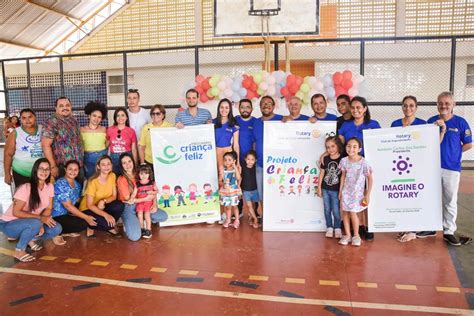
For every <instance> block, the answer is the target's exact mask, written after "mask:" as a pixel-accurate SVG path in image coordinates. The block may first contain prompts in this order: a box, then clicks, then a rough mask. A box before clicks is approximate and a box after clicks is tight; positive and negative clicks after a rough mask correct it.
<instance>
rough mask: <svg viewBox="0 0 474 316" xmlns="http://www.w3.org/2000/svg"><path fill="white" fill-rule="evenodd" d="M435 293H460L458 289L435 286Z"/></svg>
mask: <svg viewBox="0 0 474 316" xmlns="http://www.w3.org/2000/svg"><path fill="white" fill-rule="evenodd" d="M436 291H438V292H444V293H461V290H460V289H459V288H458V287H448V286H437V287H436Z"/></svg>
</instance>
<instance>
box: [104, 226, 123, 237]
mask: <svg viewBox="0 0 474 316" xmlns="http://www.w3.org/2000/svg"><path fill="white" fill-rule="evenodd" d="M107 233H109V234H111V235H112V236H114V237H117V236H120V234H119V232H118V231H117V230H116V229H115V228H112V229H111V230H108V231H107Z"/></svg>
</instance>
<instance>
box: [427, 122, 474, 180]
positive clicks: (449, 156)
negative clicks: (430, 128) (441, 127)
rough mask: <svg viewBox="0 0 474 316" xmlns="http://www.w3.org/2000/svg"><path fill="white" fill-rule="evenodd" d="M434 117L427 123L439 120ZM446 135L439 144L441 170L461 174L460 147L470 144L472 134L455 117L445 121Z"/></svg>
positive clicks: (465, 125)
mask: <svg viewBox="0 0 474 316" xmlns="http://www.w3.org/2000/svg"><path fill="white" fill-rule="evenodd" d="M439 118H440V117H439V116H438V115H435V116H433V117H431V118H429V119H428V123H430V124H431V123H434V122H435V121H437V120H439ZM445 124H446V134H444V138H443V141H442V142H441V145H440V146H441V168H443V169H448V170H453V171H459V172H461V159H462V146H463V145H464V144H470V143H472V132H471V128H470V127H469V124H468V123H467V121H466V120H465V119H464V118H462V117H460V116H457V115H453V117H452V118H450V119H449V120H447V121H445Z"/></svg>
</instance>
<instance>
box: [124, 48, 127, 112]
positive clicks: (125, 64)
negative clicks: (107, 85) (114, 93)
mask: <svg viewBox="0 0 474 316" xmlns="http://www.w3.org/2000/svg"><path fill="white" fill-rule="evenodd" d="M123 94H124V97H125V106H127V95H128V65H127V53H125V52H124V53H123Z"/></svg>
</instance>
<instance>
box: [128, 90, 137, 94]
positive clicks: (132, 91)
mask: <svg viewBox="0 0 474 316" xmlns="http://www.w3.org/2000/svg"><path fill="white" fill-rule="evenodd" d="M128 92H131V93H137V92H138V89H128Z"/></svg>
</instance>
